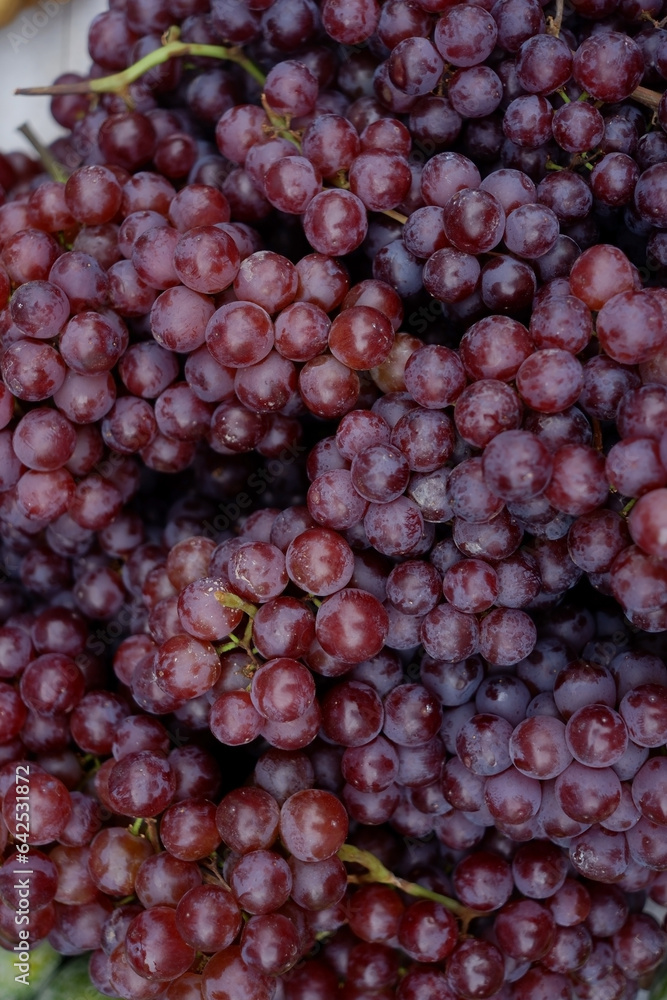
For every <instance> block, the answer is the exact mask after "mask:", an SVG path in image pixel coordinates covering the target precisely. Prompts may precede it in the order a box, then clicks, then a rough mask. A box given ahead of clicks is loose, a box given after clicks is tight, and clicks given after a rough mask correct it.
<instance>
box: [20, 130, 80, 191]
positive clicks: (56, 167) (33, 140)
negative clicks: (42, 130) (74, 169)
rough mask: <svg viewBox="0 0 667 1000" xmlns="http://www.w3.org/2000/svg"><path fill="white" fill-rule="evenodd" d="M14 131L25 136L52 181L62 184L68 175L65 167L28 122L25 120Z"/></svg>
mask: <svg viewBox="0 0 667 1000" xmlns="http://www.w3.org/2000/svg"><path fill="white" fill-rule="evenodd" d="M16 131H17V132H20V133H21V135H24V136H25V137H26V139H27V140H28V142H29V143H30V145H31V146H32V148H33V149H34V150H35V152H36V153H37V155H38V156H39V159H40V162H41V163H42V164H43V166H44V169H45V170H46V172H47V174H48V175H49V177H52V178H53V180H54V181H59V182H60V183H61V184H64V183H65V181H66V180H67V179H68V177H69V173H68V171H67V170H66V169H65V167H63V165H62V163H59V162H58V160H56V158H55V156H54V155H53V153H52V152H51V150H50V149H47V148H46V146H45V145H44V143H42V142H41V141H40V140H39V138H38V137H37V136H36V135H35V133H34V132H33V130H32V129H31V128H30V126H29V125H28V123H27V122H26V123H25V124H24V125H20V126H19V127H18V129H17V130H16Z"/></svg>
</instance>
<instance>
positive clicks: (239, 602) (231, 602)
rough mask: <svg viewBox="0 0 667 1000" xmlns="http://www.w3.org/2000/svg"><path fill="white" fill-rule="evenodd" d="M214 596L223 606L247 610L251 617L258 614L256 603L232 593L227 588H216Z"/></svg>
mask: <svg viewBox="0 0 667 1000" xmlns="http://www.w3.org/2000/svg"><path fill="white" fill-rule="evenodd" d="M214 597H215V599H216V601H217V602H218V603H219V604H222V606H223V608H232V609H235V610H237V611H245V613H246V614H247V615H248V617H250V618H254V617H255V615H256V614H257V608H256V607H255V605H254V604H249V603H248V601H244V600H243V598H242V597H239V596H238V594H230V593H229V592H228V591H225V590H216V592H215V594H214Z"/></svg>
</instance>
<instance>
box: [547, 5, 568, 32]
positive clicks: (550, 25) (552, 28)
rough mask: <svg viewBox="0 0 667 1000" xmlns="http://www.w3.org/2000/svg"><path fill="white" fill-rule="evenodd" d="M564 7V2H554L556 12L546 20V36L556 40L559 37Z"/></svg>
mask: <svg viewBox="0 0 667 1000" xmlns="http://www.w3.org/2000/svg"><path fill="white" fill-rule="evenodd" d="M564 7H565V0H556V11H555V13H554V16H553V17H548V18H547V34H549V35H555V36H556V38H558V36H559V35H560V26H561V24H562V23H563V8H564Z"/></svg>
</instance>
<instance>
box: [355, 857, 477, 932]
mask: <svg viewBox="0 0 667 1000" xmlns="http://www.w3.org/2000/svg"><path fill="white" fill-rule="evenodd" d="M338 857H339V858H340V859H341V861H347V862H349V863H354V864H357V865H363V867H364V868H365V869H366V870H367V872H368V874H367V875H351V876H348V881H350V882H356V883H359V884H366V883H368V882H380V883H382V884H383V885H391V886H394V888H395V889H400V890H401V891H402V892H405V893H407V895H408V896H416V897H417V899H432V900H433V901H434V902H436V903H441V904H442V905H443V906H445V907H447V909H448V910H451V912H452V913H453V914H454V915H455V916H456V917H458V919H459V920H460V921H461V928H462V930H463V933H464V934H465V933H466V932H467V930H468V924H469V923H470V921H471V920H474V918H475V917H479V916H481V914H480V913H478V912H477V911H476V910H471V909H470V907H468V906H464V905H463V903H459V902H458V900H456V899H452V898H451V897H450V896H443V895H442V894H441V893H439V892H434V891H433V890H432V889H426V888H425V887H424V886H423V885H418V884H417V883H416V882H408V881H407V880H406V879H403V878H399V877H398V875H394V873H393V872H391V871H389V869H388V868H385V866H384V865H383V864H382V862H381V861H380V859H379V858H376V857H375V855H374V854H371V852H370V851H363V850H362V849H361V848H359V847H354V846H353V845H352V844H343V846H342V847H341V849H340V850H339V851H338Z"/></svg>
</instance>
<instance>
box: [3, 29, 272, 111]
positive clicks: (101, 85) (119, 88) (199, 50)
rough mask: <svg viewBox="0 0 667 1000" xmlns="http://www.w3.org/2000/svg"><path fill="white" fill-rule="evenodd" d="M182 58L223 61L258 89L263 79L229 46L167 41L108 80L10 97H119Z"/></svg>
mask: <svg viewBox="0 0 667 1000" xmlns="http://www.w3.org/2000/svg"><path fill="white" fill-rule="evenodd" d="M174 33H175V29H170V30H169V31H168V32H167V34H166V38H167V39H173V37H174ZM182 56H203V57H206V58H208V59H227V60H229V61H230V62H235V63H236V64H237V65H238V66H240V67H241V68H242V69H244V70H245V71H246V73H248V74H249V75H250V76H251V77H252V78H253V79H254V80H256V81H257V82H258V83H259V84H261V85H262V86H263V85H264V83H265V81H266V76H265V75H264V73H262V71H261V69H259V67H258V66H255V64H254V63H253V62H251V61H250V59H248V58H247V57H246V56H245V55H243V53H242V52H241V51H240V50H239V49H237V48H235V47H233V46H231V47H228V46H226V45H202V44H200V43H198V42H181V41H179V40H178V39H175V40H169V41H167V42H166V43H165V44H164V45H162V46H161V48H159V49H155V51H154V52H149V53H148V55H146V56H144V57H143V59H139V61H138V62H135V63H133V64H132V66H128V67H127V69H124V70H122V71H121V72H120V73H112V74H111V76H101V77H99V78H98V79H95V80H81V81H80V82H78V83H56V84H52V85H51V86H50V87H24V88H20V89H18V90H16V91H14V93H16V94H28V95H29V94H109V93H116V94H122V93H124V92H126V91H127V89H128V87H129V86H130V84H132V83H135V82H136V81H137V80H139V79H140V78H141V77H142V76H143V75H144V73H147V72H148V71H149V70H150V69H154V67H155V66H161V65H162V63H166V62H168V61H169V60H170V59H179V58H181V57H182Z"/></svg>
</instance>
